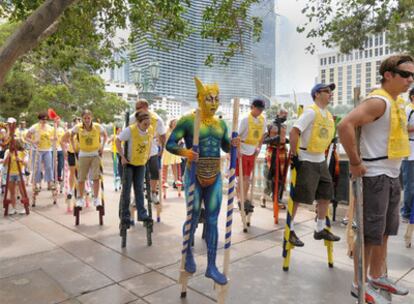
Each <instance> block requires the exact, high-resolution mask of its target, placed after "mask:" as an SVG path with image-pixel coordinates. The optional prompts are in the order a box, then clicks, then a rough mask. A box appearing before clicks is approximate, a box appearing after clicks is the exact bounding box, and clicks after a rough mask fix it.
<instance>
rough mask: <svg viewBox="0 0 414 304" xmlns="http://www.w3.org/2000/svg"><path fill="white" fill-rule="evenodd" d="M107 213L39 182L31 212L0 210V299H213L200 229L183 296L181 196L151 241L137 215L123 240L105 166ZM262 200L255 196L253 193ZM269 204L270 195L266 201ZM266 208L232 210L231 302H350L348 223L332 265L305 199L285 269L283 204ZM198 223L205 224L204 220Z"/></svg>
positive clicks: (410, 266) (411, 271) (404, 277)
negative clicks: (77, 206) (70, 201)
mask: <svg viewBox="0 0 414 304" xmlns="http://www.w3.org/2000/svg"><path fill="white" fill-rule="evenodd" d="M105 189H106V190H105V198H106V216H105V217H104V225H103V226H99V225H98V223H99V222H98V213H97V212H96V211H95V210H94V208H93V207H89V208H88V209H86V210H84V211H82V215H81V224H80V225H79V226H75V225H74V217H73V216H72V215H70V214H67V213H66V205H65V204H64V197H63V195H60V198H59V200H58V205H56V206H54V205H52V201H51V194H50V192H46V191H42V192H41V193H40V196H39V200H38V203H37V207H36V208H35V209H32V212H31V214H30V215H29V216H19V215H14V216H10V217H8V218H4V217H3V216H1V217H0V303H1V304H25V303H31V304H37V303H39V304H43V303H65V304H74V303H83V304H86V303H87V304H94V303H100V304H106V303H108V304H109V303H111V304H117V303H119V304H126V303H134V304H141V303H154V304H157V303H163V304H170V303H171V304H175V303H197V304H204V303H206V304H207V303H215V299H216V294H215V292H214V290H213V284H212V281H211V280H209V279H207V278H205V277H204V270H205V266H206V246H205V244H204V242H203V241H202V240H201V229H198V230H197V234H196V244H195V253H196V261H197V272H196V274H195V276H193V277H192V278H191V279H190V281H189V291H188V294H187V299H185V300H181V299H180V297H179V296H180V287H179V285H178V283H177V279H178V274H179V263H180V257H181V256H180V250H181V242H182V236H181V231H182V224H183V221H184V218H185V205H184V200H183V198H178V197H177V193H176V191H175V190H172V189H171V190H170V191H168V198H167V200H166V201H165V202H164V210H163V213H162V219H161V223H155V225H154V234H153V245H152V247H147V246H146V231H145V229H144V228H143V227H142V225H141V224H137V225H136V226H135V227H133V228H131V229H130V230H129V233H128V244H127V247H126V248H125V249H121V240H120V237H119V233H118V223H119V222H118V217H117V209H118V201H119V192H115V191H113V183H112V178H111V177H110V176H108V175H105ZM224 204H225V201H223V207H222V211H221V214H220V224H219V225H220V243H219V246H220V250H219V253H218V263H219V264H220V265H221V264H222V260H223V250H222V246H223V235H224V233H223V231H224V216H225V212H224V209H225V207H224ZM256 205H258V203H256ZM269 207H270V204H269ZM272 214H273V211H272V210H271V209H270V208H266V209H262V208H260V207H256V209H255V213H254V214H253V217H252V227H251V228H250V230H249V233H247V234H246V233H243V231H242V225H241V220H240V214H239V212H238V211H236V210H235V213H234V225H233V239H232V243H233V246H232V250H231V266H230V275H229V278H230V288H229V293H228V297H227V301H226V303H234V304H235V303H238V304H254V303H278V304H279V303H292V304H293V303H307V304H313V303H315V304H316V303H318V304H325V303H326V304H328V303H341V304H342V303H343V304H348V303H349V304H351V303H355V301H354V300H353V299H352V298H351V296H350V294H349V288H350V283H351V279H352V273H353V271H352V261H351V260H350V259H349V258H348V257H347V256H346V241H345V237H344V233H345V228H344V227H342V226H340V225H339V224H338V223H334V225H333V229H334V232H335V233H337V234H339V235H341V236H342V240H341V241H340V242H339V243H336V244H335V246H334V263H335V267H334V268H333V269H330V268H328V266H327V258H326V249H325V247H324V246H323V242H321V241H315V240H313V235H312V234H313V226H314V222H313V217H314V214H313V212H311V211H309V210H307V209H301V210H300V212H299V214H298V218H297V221H296V223H297V224H296V225H295V227H296V232H297V234H298V235H299V236H301V238H302V240H303V241H304V242H305V247H303V248H296V249H295V250H294V251H293V252H292V258H291V265H290V271H289V272H288V273H285V272H283V271H282V261H283V260H282V257H281V254H282V240H283V228H284V226H283V225H284V218H285V214H284V213H281V216H280V221H279V225H274V224H273V218H272ZM200 228H201V226H200ZM400 229H401V230H400V234H399V236H397V237H393V238H391V239H390V250H389V275H390V277H391V278H393V279H394V280H399V281H400V282H401V284H403V285H405V286H406V287H408V288H409V289H410V294H409V295H408V296H406V297H397V296H395V297H393V303H414V248H411V249H407V248H405V246H404V241H403V231H405V224H402V225H401V228H400Z"/></svg>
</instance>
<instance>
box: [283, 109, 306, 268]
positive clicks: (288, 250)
mask: <svg viewBox="0 0 414 304" xmlns="http://www.w3.org/2000/svg"><path fill="white" fill-rule="evenodd" d="M302 113H303V106H302V105H300V106H299V107H298V117H299V116H300V115H301V114H302ZM298 150H299V145H298V147H297V151H298ZM297 151H296V152H297ZM291 153H292V151H289V159H290V155H291ZM296 174H297V173H296V168H295V167H294V166H292V167H291V168H290V191H289V199H288V208H287V213H286V225H285V233H284V238H283V253H282V256H283V258H284V260H283V271H289V264H290V253H291V250H292V249H294V248H295V246H294V245H293V244H291V243H290V242H289V239H290V225H291V221H292V215H293V193H294V191H295V185H296Z"/></svg>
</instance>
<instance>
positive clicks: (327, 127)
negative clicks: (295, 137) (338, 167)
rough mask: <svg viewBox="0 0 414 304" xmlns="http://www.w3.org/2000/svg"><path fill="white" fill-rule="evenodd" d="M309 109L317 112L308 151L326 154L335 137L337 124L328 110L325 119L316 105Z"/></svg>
mask: <svg viewBox="0 0 414 304" xmlns="http://www.w3.org/2000/svg"><path fill="white" fill-rule="evenodd" d="M309 107H310V108H311V109H313V110H314V111H315V120H314V121H313V127H312V133H311V136H310V138H309V143H308V146H307V147H306V151H308V152H311V153H324V152H325V150H326V149H327V148H328V147H329V145H330V143H331V141H332V139H333V137H334V133H335V122H334V120H333V117H332V114H331V113H330V112H329V111H328V110H326V117H323V116H322V113H321V110H320V109H319V107H318V106H317V105H316V104H313V105H311V106H309Z"/></svg>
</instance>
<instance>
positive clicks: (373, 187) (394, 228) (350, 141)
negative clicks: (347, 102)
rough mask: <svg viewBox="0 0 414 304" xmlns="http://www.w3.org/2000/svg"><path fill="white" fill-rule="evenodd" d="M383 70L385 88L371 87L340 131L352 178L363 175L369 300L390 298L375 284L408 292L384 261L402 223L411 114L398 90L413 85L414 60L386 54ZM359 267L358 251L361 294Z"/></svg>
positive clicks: (354, 286) (356, 282) (355, 287)
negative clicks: (402, 179)
mask: <svg viewBox="0 0 414 304" xmlns="http://www.w3.org/2000/svg"><path fill="white" fill-rule="evenodd" d="M379 74H380V75H381V89H377V90H374V91H373V92H371V93H370V94H369V95H368V96H367V98H366V99H365V100H364V101H363V102H361V103H360V104H359V106H357V107H356V108H355V109H354V110H352V111H351V112H350V113H349V114H348V115H347V116H345V117H344V118H343V119H342V121H341V123H340V124H339V126H338V133H339V137H340V139H341V143H342V146H343V147H344V149H345V151H346V153H347V155H348V157H349V163H350V172H351V173H352V175H353V176H354V177H358V178H361V177H362V186H363V187H362V196H363V206H362V207H363V225H362V226H363V233H364V234H363V237H364V242H363V245H364V246H363V247H364V256H365V269H363V273H364V274H365V275H364V276H363V277H366V278H367V281H368V283H367V284H366V286H365V300H366V301H367V302H369V303H391V302H390V301H388V300H387V299H385V298H384V297H383V296H382V295H381V294H380V293H379V292H378V291H377V289H382V290H385V291H387V292H390V293H393V294H397V295H406V294H408V292H409V291H408V289H407V288H405V287H403V286H401V285H400V284H396V283H394V282H393V281H391V280H390V279H389V278H388V276H387V274H386V260H387V248H388V246H387V244H388V239H389V236H392V235H397V233H398V227H399V220H400V218H399V210H398V209H399V204H400V196H401V186H400V181H399V175H400V166H401V162H402V159H403V158H404V157H407V156H409V155H410V143H409V136H408V132H407V116H406V113H405V111H404V100H403V99H402V98H401V97H399V95H400V94H401V93H404V92H406V91H407V90H408V89H409V88H410V86H411V85H412V84H413V79H414V59H413V58H412V57H411V56H407V55H393V56H391V57H388V58H387V59H385V60H384V61H382V63H381V66H380V68H379ZM358 127H361V139H360V143H359V148H360V150H361V155H359V153H358V148H357V142H356V134H355V129H356V128H358ZM356 245H357V244H356ZM358 272H359V271H358V256H357V255H356V254H354V281H353V283H352V288H351V294H353V295H354V296H357V295H358V293H359V288H358V285H361V283H360V282H361V280H358V275H357V274H358ZM362 281H365V280H362ZM361 287H362V286H361Z"/></svg>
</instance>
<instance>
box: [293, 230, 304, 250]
mask: <svg viewBox="0 0 414 304" xmlns="http://www.w3.org/2000/svg"><path fill="white" fill-rule="evenodd" d="M289 243H291V244H292V245H294V246H296V247H303V246H305V243H304V242H302V241H301V240H300V239H299V238H298V236H297V235H296V233H295V231H290V236H289Z"/></svg>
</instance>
